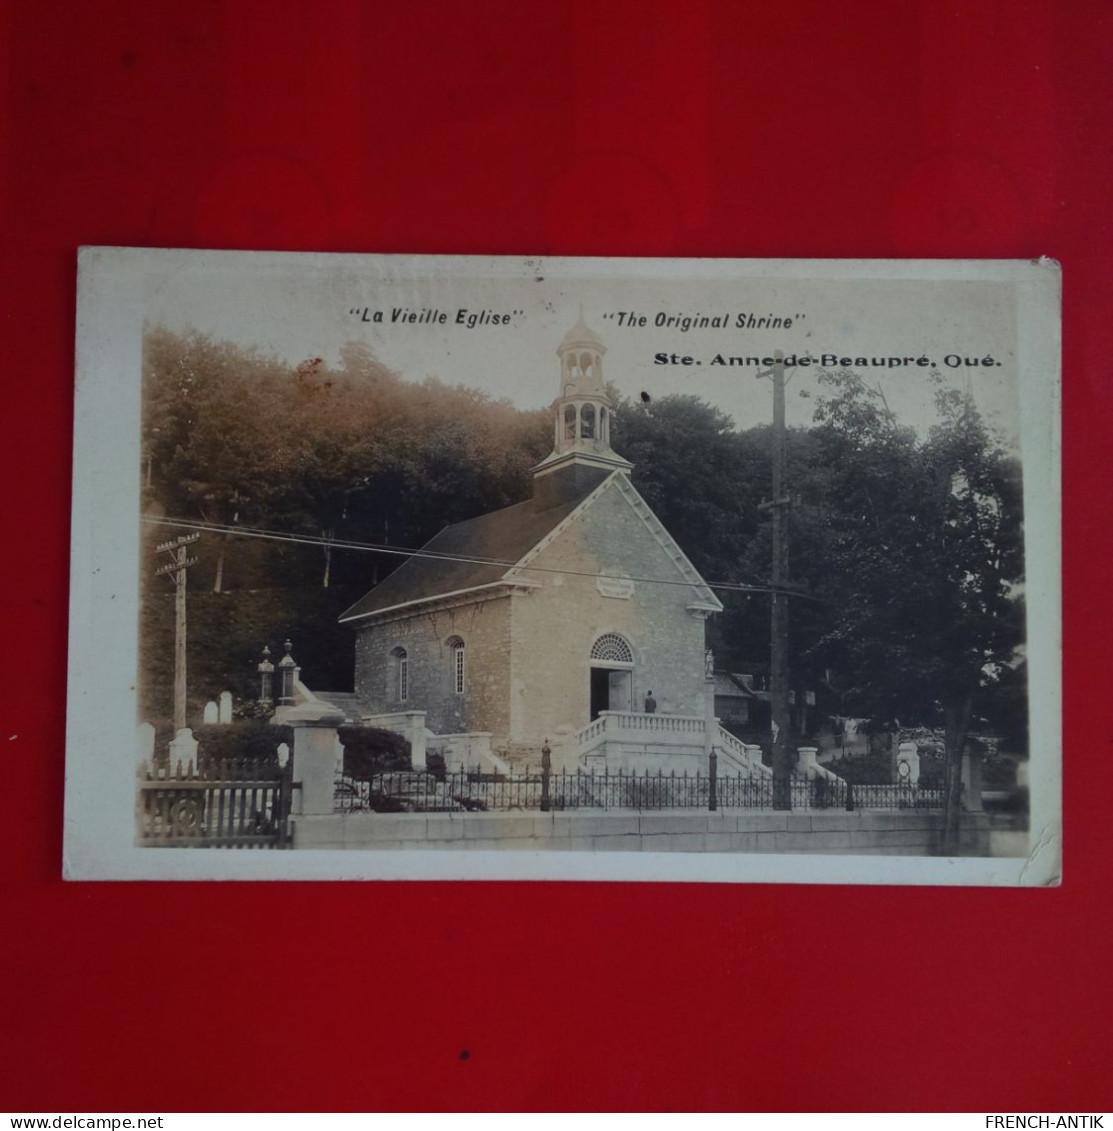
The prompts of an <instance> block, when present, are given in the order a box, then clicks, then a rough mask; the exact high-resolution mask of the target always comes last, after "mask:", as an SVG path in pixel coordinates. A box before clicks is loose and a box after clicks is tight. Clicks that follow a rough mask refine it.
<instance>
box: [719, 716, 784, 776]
mask: <svg viewBox="0 0 1113 1131" xmlns="http://www.w3.org/2000/svg"><path fill="white" fill-rule="evenodd" d="M718 729H719V733H718V734H717V735H716V737H715V745H716V746H717V747H718V748H719V750H720V751H721V754H720V757H723V756H725V761H726V763H727V765H726V766H720V769H734V770H736V771H737V772H739V773H743V774H746V775H755V776H757V777H771V776H772V774H773V771H772V770H771V769H770V768H769V767H768V766H767V765H765V763H764V762H762V760H761V754H760V752H759V753H758V754H757V756H756V757H755V756H754V753H753V752H752V751H751V750H750V749H748V748H747V747H746V744H745V743H744V742H741V741H739V739H737V738H735V737H734V735H733V734H731V733H730V731H729V730H724V729H723V728H722V727H719V728H718Z"/></svg>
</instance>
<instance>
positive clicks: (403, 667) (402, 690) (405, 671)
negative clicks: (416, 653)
mask: <svg viewBox="0 0 1113 1131" xmlns="http://www.w3.org/2000/svg"><path fill="white" fill-rule="evenodd" d="M391 656H393V657H394V690H395V692H396V693H397V697H398V700H399V701H400V702H402V703H405V702H406V700H407V699H409V697H410V658H409V656H408V655H406V649H405V648H395V649H394V651H393V652H391Z"/></svg>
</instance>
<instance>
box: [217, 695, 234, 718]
mask: <svg viewBox="0 0 1113 1131" xmlns="http://www.w3.org/2000/svg"><path fill="white" fill-rule="evenodd" d="M217 721H218V722H220V723H221V725H227V724H228V723H230V722H231V721H232V692H231V691H222V692H221V693H220V715H219V718H218V720H217Z"/></svg>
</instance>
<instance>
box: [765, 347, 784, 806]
mask: <svg viewBox="0 0 1113 1131" xmlns="http://www.w3.org/2000/svg"><path fill="white" fill-rule="evenodd" d="M773 356H774V359H775V360H774V362H773V367H772V369H767V370H765V371H764V372H762V373H759V374H757V376H758V377H769V378H771V379H772V381H773V498H772V500H771V501H770V502H767V503H762V504H761V505H762V508H763V509H766V510H771V511H772V512H773V571H772V589H773V592H772V602H773V611H772V618H771V621H772V622H771V626H770V627H771V629H772V648H771V657H770V659H771V662H770V670H769V676H770V678H769V705H770V708H771V711H770V714H771V722H772V730H773V808H774V809H791V808H792V734H791V728H792V716H791V713H790V711H789V702H788V699H789V695H788V593H787V592H786V589H785V586H786V585H787V582H788V508H789V507H790V506H791V505H792V500H791V498H790V497H789V494H788V490H787V488H786V485H785V477H786V469H785V462H786V461H785V365H784V353H783V352H782V351H781V350H777V351H776V353H774V355H773Z"/></svg>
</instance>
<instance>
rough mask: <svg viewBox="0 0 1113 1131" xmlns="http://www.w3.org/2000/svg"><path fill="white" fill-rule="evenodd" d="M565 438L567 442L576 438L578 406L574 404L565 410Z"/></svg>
mask: <svg viewBox="0 0 1113 1131" xmlns="http://www.w3.org/2000/svg"><path fill="white" fill-rule="evenodd" d="M564 438H565V439H566V440H574V439H575V438H576V406H575V405H574V404H570V405H568V406H567V407H566V408H565V410H564Z"/></svg>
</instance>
